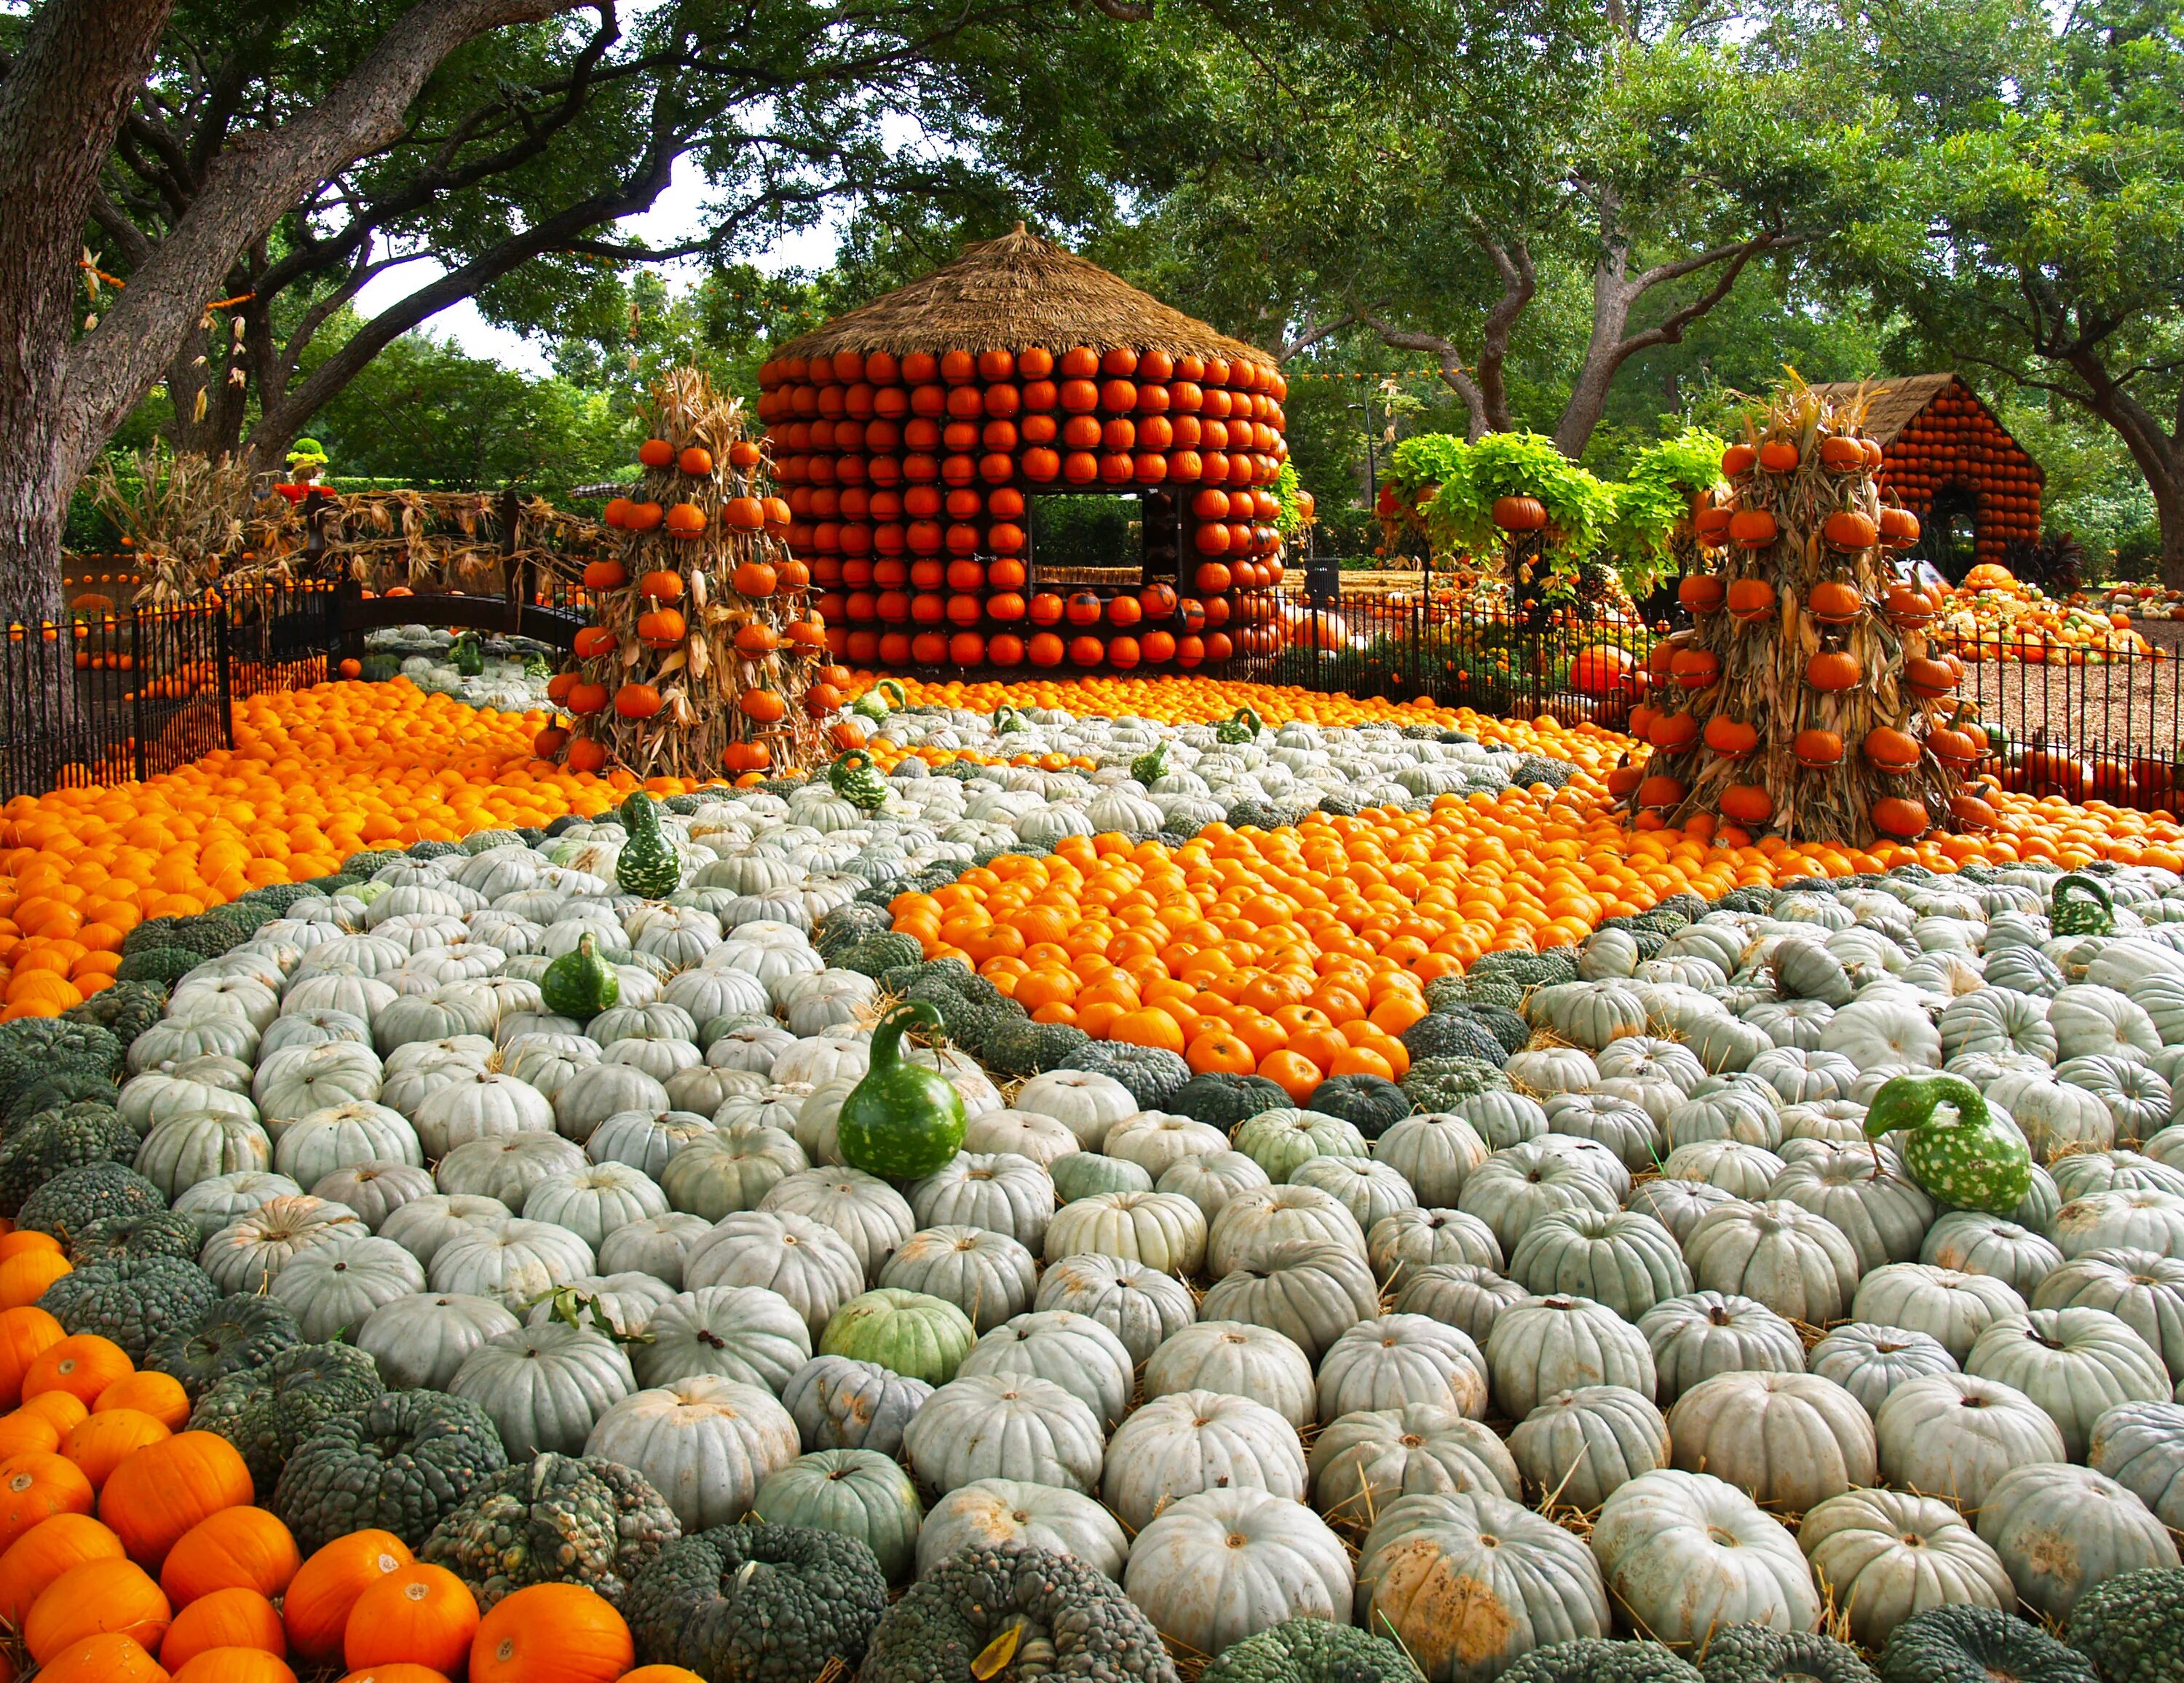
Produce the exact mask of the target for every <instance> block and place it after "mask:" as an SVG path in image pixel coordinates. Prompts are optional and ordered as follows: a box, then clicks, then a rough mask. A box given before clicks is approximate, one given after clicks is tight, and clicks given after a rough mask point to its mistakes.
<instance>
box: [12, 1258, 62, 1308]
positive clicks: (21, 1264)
mask: <svg viewBox="0 0 2184 1683" xmlns="http://www.w3.org/2000/svg"><path fill="white" fill-rule="evenodd" d="M70 1273H75V1269H74V1268H71V1267H70V1263H69V1259H68V1258H67V1257H64V1256H62V1255H61V1254H60V1252H59V1251H18V1252H17V1253H16V1254H15V1255H14V1256H12V1257H8V1259H7V1260H6V1261H5V1262H0V1308H4V1309H6V1310H7V1311H8V1312H9V1313H10V1314H12V1313H14V1312H15V1311H16V1310H18V1309H22V1308H27V1307H31V1305H33V1304H35V1303H36V1301H38V1300H39V1299H40V1298H41V1297H42V1296H45V1295H46V1288H47V1286H49V1285H52V1284H53V1282H54V1281H55V1280H57V1279H60V1278H61V1277H62V1276H63V1275H64V1274H70Z"/></svg>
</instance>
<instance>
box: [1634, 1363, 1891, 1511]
mask: <svg viewBox="0 0 2184 1683" xmlns="http://www.w3.org/2000/svg"><path fill="white" fill-rule="evenodd" d="M1669 1441H1670V1442H1671V1444H1672V1445H1673V1446H1674V1465H1675V1466H1677V1467H1680V1468H1682V1469H1683V1470H1685V1472H1691V1473H1696V1472H1708V1473H1712V1474H1713V1475H1714V1476H1715V1477H1716V1478H1719V1479H1724V1480H1727V1481H1728V1482H1729V1483H1730V1484H1732V1485H1736V1486H1737V1487H1738V1488H1739V1489H1741V1490H1743V1491H1748V1492H1750V1493H1751V1495H1752V1497H1753V1499H1754V1500H1756V1501H1758V1502H1760V1503H1762V1504H1763V1505H1764V1506H1767V1507H1773V1508H1775V1509H1776V1510H1778V1511H1782V1512H1788V1513H1802V1511H1803V1510H1804V1509H1806V1508H1808V1507H1814V1506H1816V1505H1818V1504H1819V1503H1820V1502H1825V1501H1826V1500H1827V1498H1828V1497H1830V1496H1840V1495H1841V1494H1842V1493H1843V1492H1844V1491H1847V1490H1848V1489H1850V1488H1851V1487H1852V1486H1853V1485H1871V1484H1873V1483H1874V1482H1875V1480H1877V1478H1878V1476H1879V1468H1878V1450H1877V1448H1876V1446H1875V1441H1874V1432H1873V1423H1872V1420H1871V1418H1869V1416H1868V1415H1867V1413H1866V1412H1865V1410H1864V1407H1862V1406H1861V1405H1860V1404H1859V1402H1858V1399H1857V1398H1855V1397H1853V1396H1852V1395H1851V1394H1850V1393H1849V1392H1848V1391H1847V1390H1844V1389H1843V1388H1842V1387H1841V1385H1836V1383H1835V1382H1834V1381H1833V1380H1831V1379H1821V1378H1820V1377H1819V1376H1818V1375H1817V1374H1779V1373H1747V1374H1716V1375H1715V1376H1714V1377H1713V1378H1712V1379H1706V1380H1702V1382H1700V1383H1699V1384H1697V1385H1693V1386H1692V1387H1691V1389H1690V1390H1687V1391H1685V1393H1684V1394H1683V1395H1682V1396H1680V1397H1679V1398H1678V1399H1677V1401H1676V1406H1675V1407H1674V1408H1672V1409H1671V1410H1669Z"/></svg>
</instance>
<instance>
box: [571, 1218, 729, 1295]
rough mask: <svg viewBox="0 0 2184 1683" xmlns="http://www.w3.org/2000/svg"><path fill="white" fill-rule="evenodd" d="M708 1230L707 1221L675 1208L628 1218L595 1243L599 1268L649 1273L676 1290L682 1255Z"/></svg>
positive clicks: (680, 1287)
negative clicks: (642, 1216)
mask: <svg viewBox="0 0 2184 1683" xmlns="http://www.w3.org/2000/svg"><path fill="white" fill-rule="evenodd" d="M712 1230H713V1228H712V1223H710V1222H707V1221H704V1220H701V1219H700V1218H698V1217H696V1216H686V1215H683V1214H682V1213H680V1212H670V1213H669V1214H667V1215H664V1216H648V1217H646V1218H644V1219H643V1220H642V1221H633V1222H631V1223H628V1224H627V1225H626V1226H623V1227H618V1228H616V1229H615V1230H614V1231H613V1232H612V1233H610V1234H608V1235H607V1237H606V1243H604V1245H602V1246H599V1268H600V1271H601V1272H602V1273H610V1274H614V1273H643V1274H650V1275H651V1276H652V1277H653V1278H654V1279H657V1280H659V1281H660V1282H661V1283H662V1284H663V1285H666V1287H667V1289H668V1290H670V1291H680V1290H682V1261H683V1258H684V1257H686V1256H688V1254H689V1251H690V1247H691V1246H694V1245H695V1244H696V1243H697V1242H698V1241H699V1240H701V1239H703V1238H705V1237H706V1236H707V1235H708V1234H710V1233H711V1232H712Z"/></svg>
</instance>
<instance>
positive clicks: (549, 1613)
mask: <svg viewBox="0 0 2184 1683" xmlns="http://www.w3.org/2000/svg"><path fill="white" fill-rule="evenodd" d="M470 1656H471V1674H470V1683H615V1680H616V1679H617V1678H619V1677H621V1675H622V1674H623V1673H625V1672H627V1670H628V1669H630V1667H632V1665H634V1664H636V1663H637V1651H636V1649H635V1647H633V1646H632V1642H631V1640H630V1634H629V1626H628V1625H627V1624H626V1623H624V1622H623V1619H622V1616H621V1614H620V1613H616V1611H615V1610H614V1608H613V1607H612V1606H610V1604H609V1603H608V1602H607V1601H606V1599H605V1597H603V1596H600V1595H599V1594H598V1593H597V1592H596V1591H592V1590H588V1589H586V1588H584V1587H583V1586H582V1585H579V1584H534V1585H532V1586H531V1587H530V1588H529V1589H525V1590H518V1591H516V1592H515V1594H514V1595H511V1596H508V1597H504V1598H503V1599H502V1600H501V1602H499V1604H498V1605H497V1606H495V1607H494V1608H493V1611H492V1612H491V1613H487V1614H486V1616H485V1618H484V1619H482V1621H480V1623H479V1624H478V1627H477V1635H476V1638H475V1639H474V1640H473V1641H471V1650H470Z"/></svg>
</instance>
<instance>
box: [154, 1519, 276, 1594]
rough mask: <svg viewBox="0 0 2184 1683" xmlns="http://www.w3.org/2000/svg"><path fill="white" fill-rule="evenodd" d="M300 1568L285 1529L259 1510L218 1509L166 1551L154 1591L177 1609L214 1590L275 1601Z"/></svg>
mask: <svg viewBox="0 0 2184 1683" xmlns="http://www.w3.org/2000/svg"><path fill="white" fill-rule="evenodd" d="M302 1565H303V1557H302V1556H301V1555H300V1554H299V1553H298V1552H297V1548H296V1540H295V1539H294V1538H293V1537H292V1536H291V1535H289V1533H288V1528H287V1526H285V1525H283V1524H281V1522H280V1521H279V1520H278V1519H275V1518H274V1517H273V1515H271V1514H270V1513H267V1512H266V1511H265V1509H264V1508H262V1507H229V1508H223V1509H222V1510H220V1512H219V1513H214V1514H212V1515H209V1517H207V1518H206V1519H203V1520H200V1521H199V1522H198V1524H195V1525H193V1526H192V1527H191V1528H190V1529H189V1530H187V1531H186V1532H184V1533H183V1535H182V1536H181V1539H180V1541H177V1542H176V1543H175V1546H174V1547H173V1548H172V1549H170V1550H169V1551H168V1553H167V1558H166V1560H165V1562H164V1563H163V1564H162V1565H161V1567H160V1569H159V1587H160V1588H161V1589H163V1590H164V1591H166V1593H167V1596H168V1597H169V1598H170V1600H171V1601H172V1602H174V1604H175V1606H176V1607H187V1606H188V1605H189V1604H190V1603H191V1602H194V1601H196V1600H198V1598H199V1597H203V1596H208V1595H210V1594H212V1593H213V1592H214V1591H218V1590H227V1589H247V1590H253V1591H256V1592H257V1593H258V1594H259V1595H261V1596H266V1597H272V1596H278V1595H280V1594H281V1593H282V1591H285V1590H287V1587H288V1585H289V1582H290V1581H291V1580H292V1579H293V1578H294V1577H295V1575H296V1574H297V1572H298V1569H300V1568H301V1567H302Z"/></svg>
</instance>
